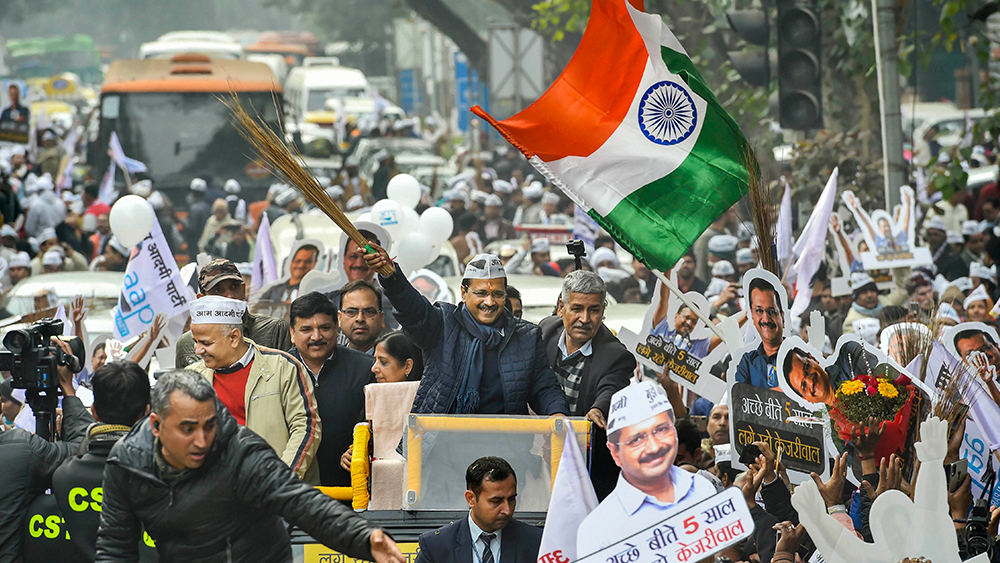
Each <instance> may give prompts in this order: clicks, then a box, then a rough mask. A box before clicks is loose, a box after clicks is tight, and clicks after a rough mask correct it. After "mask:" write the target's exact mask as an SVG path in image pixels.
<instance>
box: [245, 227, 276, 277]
mask: <svg viewBox="0 0 1000 563" xmlns="http://www.w3.org/2000/svg"><path fill="white" fill-rule="evenodd" d="M277 279H278V267H277V265H276V264H275V262H274V248H273V247H272V245H271V221H270V220H269V219H268V218H267V213H261V217H260V228H258V229H257V244H256V246H254V249H253V269H252V270H251V278H250V293H253V292H255V291H257V290H258V289H260V288H262V287H264V286H265V285H267V284H269V283H271V282H274V281H277Z"/></svg>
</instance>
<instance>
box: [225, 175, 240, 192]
mask: <svg viewBox="0 0 1000 563" xmlns="http://www.w3.org/2000/svg"><path fill="white" fill-rule="evenodd" d="M241 189H242V186H240V183H239V182H237V181H236V180H233V179H232V178H230V179H228V180H226V183H225V184H223V185H222V191H224V192H226V193H227V194H238V193H240V190H241Z"/></svg>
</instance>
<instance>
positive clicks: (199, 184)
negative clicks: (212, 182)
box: [190, 178, 208, 194]
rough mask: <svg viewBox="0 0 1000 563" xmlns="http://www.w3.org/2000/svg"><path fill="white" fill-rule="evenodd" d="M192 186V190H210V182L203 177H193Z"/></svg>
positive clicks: (199, 191) (203, 191)
mask: <svg viewBox="0 0 1000 563" xmlns="http://www.w3.org/2000/svg"><path fill="white" fill-rule="evenodd" d="M190 188H191V191H192V192H198V193H201V194H203V193H205V192H206V191H208V182H206V181H205V180H202V179H201V178H192V179H191V186H190Z"/></svg>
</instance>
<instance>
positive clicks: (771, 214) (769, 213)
mask: <svg viewBox="0 0 1000 563" xmlns="http://www.w3.org/2000/svg"><path fill="white" fill-rule="evenodd" d="M743 160H744V166H745V167H746V171H747V179H748V181H749V186H748V188H747V202H748V203H749V207H750V219H751V222H752V223H753V226H754V230H755V231H757V256H758V257H759V258H760V265H761V267H762V268H764V269H765V270H767V271H769V272H771V273H772V274H775V275H778V274H779V267H780V266H782V264H778V257H777V256H776V255H775V246H774V237H775V233H774V231H775V222H776V221H775V215H776V213H775V210H774V205H773V204H772V202H771V189H770V188H769V187H768V184H767V182H765V181H764V179H763V178H762V177H761V169H760V165H759V164H758V162H757V156H756V154H755V153H754V146H753V145H751V144H750V143H747V144H746V146H745V148H744V154H743Z"/></svg>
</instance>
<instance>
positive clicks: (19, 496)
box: [0, 337, 94, 563]
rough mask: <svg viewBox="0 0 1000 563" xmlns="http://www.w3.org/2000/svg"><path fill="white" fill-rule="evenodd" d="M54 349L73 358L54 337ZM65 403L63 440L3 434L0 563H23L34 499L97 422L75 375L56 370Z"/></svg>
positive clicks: (16, 431)
mask: <svg viewBox="0 0 1000 563" xmlns="http://www.w3.org/2000/svg"><path fill="white" fill-rule="evenodd" d="M51 341H52V344H53V345H54V346H58V347H59V348H60V349H61V350H62V351H63V352H64V353H65V354H70V355H72V354H73V351H72V349H71V348H70V345H69V343H67V342H65V341H63V340H59V339H58V338H55V337H53V338H52V339H51ZM56 371H57V373H58V376H59V387H60V388H61V389H62V392H63V395H64V396H65V397H64V399H63V404H62V410H63V419H62V429H63V434H62V437H63V440H62V441H58V442H48V441H46V440H43V439H42V438H40V437H38V436H36V435H35V434H31V433H29V432H26V431H24V430H21V429H20V428H15V429H13V430H7V431H5V432H2V433H0V475H2V476H3V478H2V479H0V499H3V502H2V503H0V562H3V563H7V562H13V563H17V562H20V561H21V533H20V526H21V522H22V521H23V519H24V511H25V508H27V506H28V504H29V503H31V501H32V499H34V498H35V497H36V496H38V495H40V494H42V492H44V491H45V490H46V489H48V488H49V487H50V486H51V482H52V474H53V473H54V472H55V470H56V468H57V467H59V465H60V464H61V463H62V462H63V461H65V460H66V459H67V458H69V457H70V456H72V455H73V453H74V452H75V451H76V448H77V447H78V446H79V444H80V441H81V440H82V439H83V437H84V435H85V434H86V431H87V426H88V425H90V424H91V423H92V422H94V419H93V417H91V416H90V413H88V412H87V409H86V408H85V407H84V406H83V403H81V402H80V400H79V399H77V398H76V392H75V391H74V389H73V373H72V372H71V371H70V369H69V368H67V367H66V366H59V367H58V368H57V370H56Z"/></svg>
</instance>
